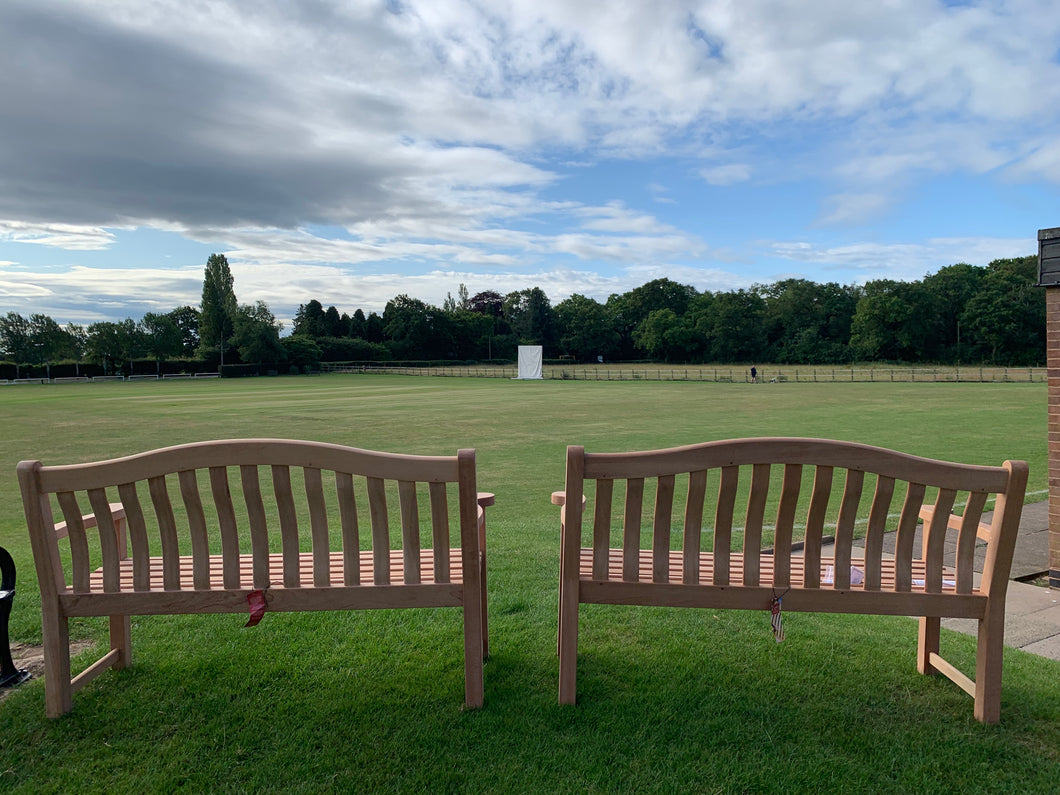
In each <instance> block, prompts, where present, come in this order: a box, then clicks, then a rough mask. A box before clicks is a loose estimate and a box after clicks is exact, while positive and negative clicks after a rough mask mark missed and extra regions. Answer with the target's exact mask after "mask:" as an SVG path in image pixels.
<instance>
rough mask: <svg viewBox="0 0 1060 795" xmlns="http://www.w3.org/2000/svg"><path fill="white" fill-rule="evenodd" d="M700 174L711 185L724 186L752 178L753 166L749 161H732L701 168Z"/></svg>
mask: <svg viewBox="0 0 1060 795" xmlns="http://www.w3.org/2000/svg"><path fill="white" fill-rule="evenodd" d="M699 175H700V176H701V177H703V179H704V180H706V181H707V183H708V184H710V185H718V186H721V187H724V186H726V185H735V184H737V183H738V182H746V181H747V180H749V179H750V178H751V166H750V165H748V164H747V163H730V164H728V165H724V166H713V167H712V168H704V169H700V172H699Z"/></svg>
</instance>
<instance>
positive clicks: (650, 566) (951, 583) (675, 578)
mask: <svg viewBox="0 0 1060 795" xmlns="http://www.w3.org/2000/svg"><path fill="white" fill-rule="evenodd" d="M609 553H610V554H609V559H608V563H609V566H608V576H607V578H606V580H605V579H602V578H598V577H596V576H594V574H593V566H592V561H593V550H592V549H590V548H589V547H583V548H582V550H581V556H580V571H579V578H580V579H581V580H582V581H583V582H584V581H597V582H605V581H621V580H622V574H623V571H624V563H625V560H626V558H625V556H624V555H623V552H622V550H621V549H615V548H613V549H611V550H609ZM654 561H655V557H654V555H653V553H652V551H651V550H647V549H642V550H640V571H639V577H638V579H636V580H631V582H652V576H653V572H654V566H655V562H654ZM758 562H759V565H760V583H759V584H760V585H761V586H762V587H773V586H774V584H775V583H774V580H773V577H774V574H775V569H774V562H775V559H774V557H773V555H771V554H768V553H763V554H761V555H760V556H758ZM792 562H793V563H794V564H795V565H793V566H791V570H790V572H789V581H788V582H787V583H786V584H784V585H783V586H781V585H780V584H776V587H777V588H781V587H783V588H787V587H789V585H790V587H791V588H803V587H806V586H805V582H806V578H805V572H804V567H803V559H802V558H792ZM849 565H850V566H854V567H856V568H858V569H860V570H861V571H864V570H865V558H862V557H852V558H850V564H849ZM683 566H684V553H683V552H682V551H681V550H670V562H669V575H670V582H672V583H674V584H682V580H681V572H682V569H683ZM715 566H716V560H715V557H714V554H713V553H712V552H702V553H700V555H699V571H700V574H701V580H702V581H703V582H706V581H709V580H710V579H711V578H710V575H711V574H712V573H713V571H714V569H715ZM728 566H729V570H730V572H731V573H732V575H733V577H732V579H733V580H734V581H736V582H742V573H743V566H744V556H743V554H742V553H739V552H731V553H729V555H728ZM828 567H832V577H831V580H832V581H831V582H827V581H826V578H827V572H828ZM910 571H911V578H910V579H911V585H910V589H911V590H912V591H915V592H924V591H925V589H926V585H925V583H926V581H927V577H926V575H927V571H928V564H927V561H925V560H921V559H916V560H914V561H913V562H912V566H911V569H910ZM849 572H850V569H849V567H848V569H847V573H848V577H849ZM896 573H897V572H896V565H895V561H894V559H892V558H884V559H883V560H882V562H881V565H880V575H881V584H880V590H882V591H894V590H895V578H896ZM955 578H956V575H955V573H954V571H953V569H951V568H949V567H946V568H945V569H943V570H942V578H941V583H942V587H941V590H942V592H944V593H956V592H957V586H956V579H955ZM817 582H819V583H820V585H819V587H821V588H826V589H835V588H836V586H835V559H834V558H831V557H827V558H821V562H820V569H819V572H818V576H817ZM715 584H716V585H722V583H715ZM815 587H817V586H815ZM838 589H839V590H856V591H864V590H866V589H865V587H864V583H859V584H857V585H849V584H848V585H847V586H845V587H844V586H842V585H840V586H838Z"/></svg>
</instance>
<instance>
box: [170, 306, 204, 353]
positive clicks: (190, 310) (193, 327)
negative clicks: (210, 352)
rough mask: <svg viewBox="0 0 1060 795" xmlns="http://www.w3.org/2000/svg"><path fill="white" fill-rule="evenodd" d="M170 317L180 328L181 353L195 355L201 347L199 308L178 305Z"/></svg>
mask: <svg viewBox="0 0 1060 795" xmlns="http://www.w3.org/2000/svg"><path fill="white" fill-rule="evenodd" d="M168 317H169V318H170V319H171V320H172V321H173V322H174V323H175V324H176V326H177V328H178V329H180V347H181V351H180V355H181V356H194V355H195V351H196V350H197V349H198V347H199V310H198V309H196V308H195V307H193V306H178V307H177V308H176V309H174V310H172V311H171V312H169V314H168Z"/></svg>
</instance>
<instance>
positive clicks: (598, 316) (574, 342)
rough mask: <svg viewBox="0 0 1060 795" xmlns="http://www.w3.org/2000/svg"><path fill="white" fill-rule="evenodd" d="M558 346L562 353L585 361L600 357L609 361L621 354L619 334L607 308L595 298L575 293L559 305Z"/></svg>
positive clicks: (557, 308)
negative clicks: (618, 353) (619, 351)
mask: <svg viewBox="0 0 1060 795" xmlns="http://www.w3.org/2000/svg"><path fill="white" fill-rule="evenodd" d="M556 322H557V325H558V329H559V347H560V350H561V351H563V353H565V354H567V355H568V356H573V357H574V358H576V359H581V360H582V361H595V360H596V357H597V356H603V357H604V358H605V359H607V360H610V359H611V358H612V357H614V356H615V354H616V353H617V351H618V345H619V341H620V338H619V334H618V332H617V331H615V329H614V326H613V325H612V323H611V314H610V313H609V312H608V311H607V307H605V306H604V305H603V304H601V303H599V302H598V301H595V300H593V299H592V298H587V297H586V296H584V295H579V294H577V293H575V294H574V295H572V296H571V297H570V298H566V299H564V300H563V301H560V302H559V303H558V304H556Z"/></svg>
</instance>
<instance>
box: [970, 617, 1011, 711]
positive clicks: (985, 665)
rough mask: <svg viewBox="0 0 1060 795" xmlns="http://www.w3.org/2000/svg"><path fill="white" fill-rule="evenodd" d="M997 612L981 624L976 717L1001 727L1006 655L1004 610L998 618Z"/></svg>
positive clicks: (976, 658) (976, 661)
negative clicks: (1002, 681) (1002, 688)
mask: <svg viewBox="0 0 1060 795" xmlns="http://www.w3.org/2000/svg"><path fill="white" fill-rule="evenodd" d="M991 604H993V603H991ZM1003 604H1004V603H1002V605H1003ZM997 612H998V611H996V610H994V611H989V610H988V611H987V615H986V618H984V619H982V620H981V621H980V622H979V641H978V646H977V649H976V655H975V717H976V720H980V721H982V722H983V723H997V722H998V721H999V720H1000V719H1001V664H1002V658H1003V657H1004V651H1005V645H1004V644H1005V615H1004V606H1002V608H1001V611H1000V615H994V613H997Z"/></svg>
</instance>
